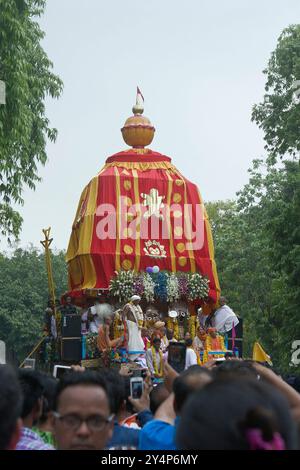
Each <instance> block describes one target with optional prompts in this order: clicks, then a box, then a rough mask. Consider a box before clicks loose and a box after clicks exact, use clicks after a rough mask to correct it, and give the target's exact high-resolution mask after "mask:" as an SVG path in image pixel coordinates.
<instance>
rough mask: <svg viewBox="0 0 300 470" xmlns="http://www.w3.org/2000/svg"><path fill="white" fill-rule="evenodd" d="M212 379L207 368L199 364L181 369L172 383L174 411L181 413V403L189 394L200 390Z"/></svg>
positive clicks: (182, 403)
mask: <svg viewBox="0 0 300 470" xmlns="http://www.w3.org/2000/svg"><path fill="white" fill-rule="evenodd" d="M211 381H212V375H211V373H210V371H209V370H208V369H205V368H204V367H201V366H199V365H193V366H191V367H189V368H188V369H186V370H185V371H183V372H182V373H181V374H180V375H179V376H178V377H176V379H175V380H174V383H173V392H174V411H175V413H176V414H177V415H180V414H181V410H182V408H183V405H184V404H185V402H186V401H187V399H188V398H189V396H190V395H191V394H192V393H194V392H195V391H196V390H200V389H202V388H203V387H205V386H206V385H207V384H208V383H210V382H211Z"/></svg>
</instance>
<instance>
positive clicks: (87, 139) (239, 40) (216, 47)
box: [0, 0, 300, 249]
mask: <svg viewBox="0 0 300 470" xmlns="http://www.w3.org/2000/svg"><path fill="white" fill-rule="evenodd" d="M299 21H300V2H299V0H226V1H225V0H186V1H180V0H148V1H146V0H126V1H125V0H109V1H108V0H107V1H103V0H86V1H83V0H48V2H47V9H46V13H45V16H44V17H43V18H42V20H41V26H42V29H43V30H44V31H45V32H46V38H45V40H44V48H45V50H46V51H47V53H48V55H49V57H50V59H51V60H52V61H53V63H54V71H55V72H56V73H57V74H58V75H59V76H60V77H61V78H62V80H63V81H64V92H63V95H62V97H61V98H60V99H59V101H50V100H49V101H47V113H48V116H49V118H50V120H51V124H52V126H53V127H56V128H57V129H58V131H59V135H58V139H57V142H56V143H55V144H54V145H53V144H50V145H49V146H48V157H49V162H48V163H47V165H46V166H45V167H43V168H41V169H40V175H41V176H42V178H43V181H42V183H40V184H39V185H38V186H37V189H36V191H35V192H33V191H30V190H29V189H26V190H25V191H24V199H25V205H24V207H23V208H21V214H22V216H23V217H24V225H23V231H22V234H21V243H20V246H27V245H28V244H29V243H33V244H34V245H36V246H38V245H39V240H41V237H42V234H41V230H42V228H46V227H48V226H51V227H52V235H53V237H54V245H55V246H56V247H57V248H66V247H67V244H68V239H69V235H70V229H71V225H72V221H73V218H74V215H75V210H76V207H77V204H78V200H79V196H80V193H81V191H82V189H83V187H84V186H85V185H86V184H87V183H88V181H89V180H90V179H91V178H92V177H93V176H94V175H95V174H96V173H97V172H98V170H99V169H100V168H101V167H102V165H103V163H104V160H105V159H106V157H107V156H109V155H112V154H113V153H115V152H117V151H120V150H124V149H125V148H126V144H125V143H124V142H123V140H122V136H121V133H120V128H121V127H122V126H123V124H124V121H125V119H126V118H127V117H129V115H130V114H131V108H132V105H133V104H134V101H135V92H136V85H139V87H140V89H141V90H142V93H143V95H144V97H145V113H144V114H145V115H146V116H147V117H149V118H150V119H151V121H152V123H153V124H154V126H155V127H156V135H155V138H154V141H153V142H152V144H151V148H152V149H154V150H157V151H159V152H161V153H165V154H166V155H169V156H171V157H172V159H173V163H174V164H175V165H176V166H177V168H178V169H179V170H181V171H182V172H183V174H184V175H185V176H186V177H187V178H189V179H190V180H192V181H193V182H195V183H197V184H198V186H199V187H200V191H201V193H202V196H203V198H204V200H206V201H211V200H217V199H228V198H233V197H234V196H235V193H236V191H238V190H239V189H241V187H242V186H243V185H244V184H245V183H246V182H247V178H248V176H247V169H248V168H249V166H250V164H251V161H252V159H253V158H257V157H260V156H261V155H263V154H264V142H263V139H262V133H261V131H260V130H259V129H258V128H257V126H256V125H255V124H254V123H251V121H250V115H251V108H252V105H253V104H254V103H257V102H259V101H260V100H261V99H262V96H263V93H264V83H265V77H264V75H263V74H262V70H263V69H264V68H265V67H266V66H267V61H268V59H269V57H270V53H271V51H272V50H274V48H275V46H276V41H277V38H278V36H279V34H280V33H281V31H282V30H283V29H284V28H285V27H287V26H288V25H289V24H294V23H299ZM5 248H6V244H5V242H4V241H3V240H2V241H1V243H0V249H5Z"/></svg>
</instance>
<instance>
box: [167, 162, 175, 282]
mask: <svg viewBox="0 0 300 470" xmlns="http://www.w3.org/2000/svg"><path fill="white" fill-rule="evenodd" d="M166 175H167V177H168V180H169V181H168V197H167V204H168V207H169V208H170V207H171V197H172V190H173V179H172V177H171V176H170V175H169V173H168V171H166ZM168 212H169V213H168V220H167V224H168V228H169V237H170V255H171V266H172V272H173V273H175V272H176V256H175V250H174V240H173V232H172V224H171V213H170V211H168Z"/></svg>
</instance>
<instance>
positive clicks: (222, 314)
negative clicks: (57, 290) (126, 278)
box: [0, 296, 300, 451]
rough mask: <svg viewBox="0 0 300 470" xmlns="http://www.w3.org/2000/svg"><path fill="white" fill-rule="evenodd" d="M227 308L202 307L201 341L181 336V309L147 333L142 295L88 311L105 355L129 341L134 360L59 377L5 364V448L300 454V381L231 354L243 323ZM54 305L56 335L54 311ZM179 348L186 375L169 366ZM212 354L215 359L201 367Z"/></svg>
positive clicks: (0, 411)
mask: <svg viewBox="0 0 300 470" xmlns="http://www.w3.org/2000/svg"><path fill="white" fill-rule="evenodd" d="M220 304H221V305H220V308H219V309H218V310H217V311H215V312H213V313H212V314H211V315H209V316H207V315H206V316H204V315H202V311H201V309H200V310H199V311H198V316H197V324H196V328H195V331H194V335H193V334H191V332H190V331H186V332H185V334H184V337H182V338H179V337H178V331H177V330H176V328H173V329H172V328H170V325H174V324H175V323H174V320H175V319H176V315H177V312H176V311H174V310H171V311H170V312H169V313H170V315H169V317H170V319H171V320H170V321H169V322H168V323H167V325H166V323H165V322H164V321H162V320H161V319H157V318H155V319H154V320H155V321H154V322H152V325H151V328H149V326H148V325H147V323H146V322H145V316H144V313H143V311H142V308H141V306H140V298H139V297H138V296H133V298H132V299H131V301H130V302H128V303H127V304H126V305H125V306H124V308H122V309H120V310H118V311H117V312H114V311H113V309H112V307H111V306H110V305H109V304H107V303H105V302H100V303H99V302H97V303H96V304H95V305H94V306H92V307H91V308H88V309H87V310H86V311H85V312H83V313H82V328H83V330H85V332H86V333H87V330H89V331H90V332H92V334H94V335H96V336H97V343H98V347H99V350H100V352H101V354H102V356H103V357H106V354H107V352H109V351H111V350H112V349H117V348H120V347H122V346H124V344H125V345H126V350H127V352H129V353H130V352H131V353H132V354H131V355H130V354H129V359H128V361H127V363H126V364H120V365H119V367H112V364H111V363H109V362H108V363H106V362H105V361H103V362H102V363H101V365H100V366H99V367H98V370H90V369H84V368H83V367H81V366H80V365H73V366H72V367H71V368H70V370H69V371H67V372H66V373H65V374H64V375H63V376H62V377H61V378H60V379H58V378H56V377H53V376H51V375H49V374H46V373H44V372H41V371H37V370H32V369H27V368H23V369H13V368H12V367H11V366H8V365H2V366H0V448H1V449H16V450H55V449H58V450H103V449H110V450H118V449H129V450H135V449H136V450H147V451H155V450H205V449H208V450H210V449H232V450H285V449H298V448H300V441H299V424H300V395H299V387H298V382H297V381H294V382H291V381H290V380H289V381H288V380H285V379H284V378H283V377H281V376H280V375H279V374H278V373H275V372H274V371H273V370H272V368H271V367H270V366H269V365H268V364H262V363H258V362H255V361H253V360H242V359H241V358H237V357H235V356H234V355H233V354H232V353H231V354H230V353H229V352H226V351H227V348H226V347H225V346H224V344H225V343H224V342H225V341H226V334H227V333H228V331H230V329H232V328H234V327H235V326H236V325H237V323H238V319H237V317H236V316H235V314H234V313H233V312H232V310H231V309H230V308H229V307H228V306H227V303H226V299H224V298H221V302H220ZM99 305H100V308H99ZM48 308H49V309H51V311H52V313H51V315H50V311H49V312H48V313H49V318H50V319H52V320H53V321H52V322H51V321H50V322H49V328H50V329H51V328H52V330H54V326H55V318H54V315H53V311H54V309H53V306H52V308H51V306H49V307H48ZM57 308H58V309H60V311H61V313H62V314H63V315H70V314H77V313H78V312H77V309H76V307H75V306H74V305H73V304H72V299H71V298H68V299H67V300H66V303H65V305H64V306H63V307H62V306H59V305H57ZM167 326H168V327H167ZM112 327H113V328H112ZM112 332H113V333H112ZM83 334H84V333H83ZM176 343H177V344H179V343H181V345H183V346H184V351H185V363H184V364H183V366H182V368H181V369H180V370H178V369H176V370H175V366H174V368H173V367H172V366H171V354H170V345H171V344H173V345H174V344H176ZM175 349H176V348H175ZM207 351H211V352H212V354H211V355H210V356H206V358H205V360H203V357H204V353H205V352H206V353H207ZM214 352H215V353H216V354H213V353H214ZM220 352H223V361H220V360H219V359H218V358H219V355H218V353H220ZM107 357H108V356H107ZM138 376H139V377H140V379H139V380H140V383H142V384H143V386H142V387H141V393H140V394H139V395H138V396H135V395H134V393H133V388H132V386H131V385H132V381H133V380H134V378H135V377H138Z"/></svg>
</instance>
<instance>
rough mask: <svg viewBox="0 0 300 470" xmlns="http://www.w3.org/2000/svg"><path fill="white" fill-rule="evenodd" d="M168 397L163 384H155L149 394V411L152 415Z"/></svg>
mask: <svg viewBox="0 0 300 470" xmlns="http://www.w3.org/2000/svg"><path fill="white" fill-rule="evenodd" d="M169 395H170V393H169V391H168V390H167V389H166V387H165V385H164V384H163V383H159V384H157V385H156V386H155V387H153V389H152V390H151V392H150V411H151V412H152V414H153V415H154V414H155V413H156V411H157V410H158V408H159V407H160V405H161V404H162V403H163V402H164V401H165V400H166V399H167V398H168V396H169Z"/></svg>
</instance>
